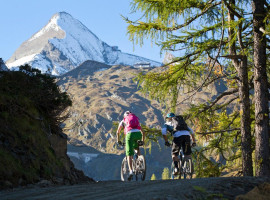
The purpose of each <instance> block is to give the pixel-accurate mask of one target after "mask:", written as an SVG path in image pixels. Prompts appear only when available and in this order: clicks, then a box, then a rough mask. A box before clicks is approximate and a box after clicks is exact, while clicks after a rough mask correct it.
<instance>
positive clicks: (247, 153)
mask: <svg viewBox="0 0 270 200" xmlns="http://www.w3.org/2000/svg"><path fill="white" fill-rule="evenodd" d="M241 6H243V8H242V7H241ZM250 7H251V5H250V4H249V2H248V1H244V0H241V1H237V2H235V1H234V0H222V1H218V0H209V1H203V0H201V1H198V0H190V1H181V2H180V1H178V0H158V1H157V0H156V1H155V0H154V1H152V0H151V1H150V0H144V1H142V0H134V1H133V7H132V9H133V11H141V12H142V13H143V18H141V19H139V20H133V21H132V20H129V19H127V18H125V20H126V22H127V23H128V24H129V26H128V34H129V35H130V39H131V40H132V41H135V42H137V43H140V44H143V40H144V38H145V37H151V38H152V39H153V41H155V42H159V43H158V44H159V45H160V47H161V51H173V52H180V53H178V55H179V54H180V55H179V56H178V57H176V58H175V59H174V60H173V61H172V62H171V63H169V64H168V65H166V66H165V67H163V69H162V72H161V73H160V72H156V73H155V72H151V73H148V74H140V75H139V76H138V80H139V84H140V85H141V86H143V87H142V92H145V93H147V94H149V96H150V97H151V98H155V99H157V100H159V101H160V102H163V103H164V104H167V105H168V101H169V100H170V99H171V104H170V105H171V106H173V107H174V108H173V109H175V107H176V106H177V105H179V103H181V102H178V97H179V94H180V93H181V91H184V92H185V95H187V96H188V97H192V96H193V95H194V94H195V93H196V92H197V91H200V90H201V89H202V88H204V87H207V86H208V85H210V84H212V83H213V82H217V81H224V82H225V83H226V87H227V90H225V91H224V92H223V93H222V94H220V95H218V96H217V97H216V98H215V99H214V100H210V101H209V102H207V103H206V104H201V105H191V109H190V112H189V113H187V114H189V115H187V116H189V117H190V119H191V120H193V122H195V118H197V119H196V123H197V125H199V126H200V127H201V130H202V131H203V132H204V134H203V135H205V136H207V137H208V136H209V135H212V134H214V136H213V137H212V141H211V143H210V144H209V147H208V148H206V149H209V148H216V149H217V151H218V152H219V153H221V154H222V157H224V158H226V157H227V158H226V160H229V161H233V160H235V159H237V158H239V156H240V155H241V154H239V152H238V153H237V154H236V155H233V154H234V153H235V152H234V153H233V152H232V155H231V156H229V157H228V156H226V155H225V154H224V152H225V149H227V150H228V151H230V150H231V151H234V150H233V149H235V148H239V142H238V141H239V130H240V133H241V138H242V139H241V147H242V158H243V162H242V168H243V174H244V175H249V176H251V175H252V174H253V173H252V172H253V169H252V156H251V153H252V146H251V126H250V124H251V119H250V98H249V90H250V89H252V87H253V85H252V84H251V83H252V79H253V74H252V71H251V70H250V69H251V66H252V64H253V63H252V62H251V61H252V58H251V56H250V55H251V53H250V52H252V51H253V49H252V46H251V43H252V34H251V33H252V30H253V26H252V21H251V14H250V13H251V12H249V11H250V10H248V9H247V8H250ZM217 69H219V71H220V72H218V70H217ZM237 83H238V84H237ZM183 88H184V89H183ZM182 94H183V92H182ZM224 98H228V101H227V103H225V104H223V105H221V104H220V103H219V102H221V99H224ZM186 99H188V98H186ZM238 99H239V101H240V110H239V109H235V108H234V111H233V112H231V113H227V112H226V111H227V110H228V109H227V108H228V106H230V104H231V103H234V104H236V103H237V100H238ZM206 119H207V121H208V122H207V123H206ZM238 119H240V122H241V123H239V120H238ZM218 122H219V124H218V125H217V123H218ZM239 124H241V125H240V126H239Z"/></svg>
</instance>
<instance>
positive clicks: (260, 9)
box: [252, 0, 270, 176]
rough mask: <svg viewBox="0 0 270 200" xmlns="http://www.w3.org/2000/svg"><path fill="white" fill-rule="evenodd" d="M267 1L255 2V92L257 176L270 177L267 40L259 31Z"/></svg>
mask: <svg viewBox="0 0 270 200" xmlns="http://www.w3.org/2000/svg"><path fill="white" fill-rule="evenodd" d="M264 4H265V0H253V1H252V10H253V27H254V90H255V97H254V98H255V137H256V147H255V158H256V160H255V163H256V176H270V167H269V133H268V129H269V118H268V112H269V108H268V98H267V97H268V87H267V72H266V38H265V36H264V35H263V33H262V32H261V31H260V30H259V29H260V28H263V29H264V28H265V25H264V22H263V20H264V18H265V16H266V12H265V10H264Z"/></svg>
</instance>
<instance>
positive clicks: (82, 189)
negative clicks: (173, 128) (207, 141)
mask: <svg viewBox="0 0 270 200" xmlns="http://www.w3.org/2000/svg"><path fill="white" fill-rule="evenodd" d="M258 186H259V187H258ZM250 191H251V192H250ZM248 192H249V193H248ZM247 193H248V194H247ZM244 194H245V196H239V195H244ZM0 199H1V200H11V199H14V200H15V199H27V200H31V199H40V200H41V199H65V200H66V199H72V200H74V199H80V200H83V199H101V200H105V199H126V200H127V199H151V200H174V199H196V200H198V199H223V200H224V199H238V200H243V199H256V200H261V199H265V200H267V199H270V178H256V177H229V178H201V179H192V180H158V181H149V180H148V181H144V182H135V181H131V182H121V181H104V182H97V183H88V184H77V185H65V186H52V185H46V184H43V185H42V184H40V185H39V186H27V187H21V188H16V189H9V190H2V191H0Z"/></svg>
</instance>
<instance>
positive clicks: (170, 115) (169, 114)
mask: <svg viewBox="0 0 270 200" xmlns="http://www.w3.org/2000/svg"><path fill="white" fill-rule="evenodd" d="M169 117H175V114H174V113H168V114H167V116H166V118H169Z"/></svg>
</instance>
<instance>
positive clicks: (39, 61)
mask: <svg viewBox="0 0 270 200" xmlns="http://www.w3.org/2000/svg"><path fill="white" fill-rule="evenodd" d="M87 60H95V61H98V62H101V63H105V64H109V65H116V64H122V65H131V66H133V65H134V64H135V63H138V62H143V63H149V64H150V65H152V66H160V65H161V63H159V62H156V61H153V60H150V59H147V58H143V57H139V56H136V55H131V54H127V53H123V52H121V50H120V49H118V47H117V46H109V45H108V44H106V43H105V42H103V41H101V40H100V39H99V38H98V37H97V36H96V35H95V34H94V33H92V32H91V31H90V30H89V29H88V28H87V27H86V26H84V25H83V24H82V23H81V22H80V21H79V20H77V19H74V18H73V17H72V16H71V15H70V14H68V13H66V12H60V13H56V14H55V15H54V16H52V18H51V19H50V21H49V22H48V24H47V25H46V26H44V27H43V28H42V29H41V30H39V31H38V32H37V33H35V34H34V35H33V36H32V37H31V38H30V39H28V40H27V41H25V42H23V43H22V44H21V46H20V47H19V48H18V49H17V50H16V51H15V52H14V54H13V55H12V56H11V58H10V59H9V60H8V61H7V63H6V64H7V66H8V68H10V69H11V68H15V69H16V68H17V67H18V66H20V65H24V64H29V65H31V66H32V67H34V68H38V69H39V70H41V71H42V73H45V72H46V73H51V74H53V75H61V74H64V73H66V72H68V71H70V70H72V69H74V68H76V67H77V66H79V65H80V64H82V63H83V62H85V61H87Z"/></svg>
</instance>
